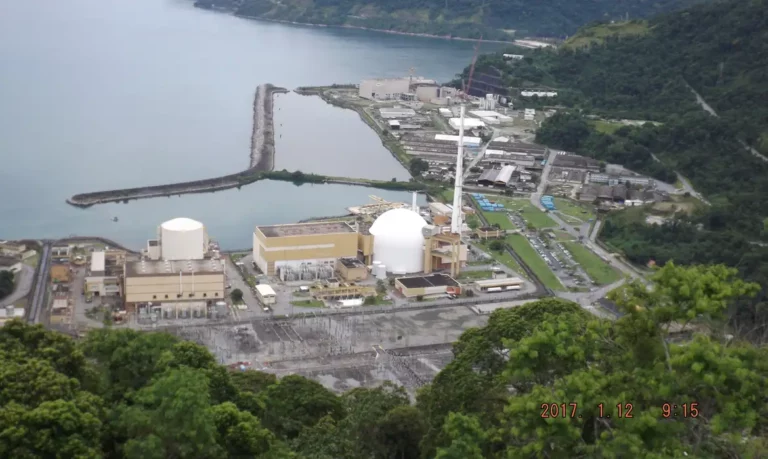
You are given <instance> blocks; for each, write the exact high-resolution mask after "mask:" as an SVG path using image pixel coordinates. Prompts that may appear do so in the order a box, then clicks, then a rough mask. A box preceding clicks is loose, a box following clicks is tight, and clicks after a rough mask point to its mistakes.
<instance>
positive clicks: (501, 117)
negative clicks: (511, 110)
mask: <svg viewBox="0 0 768 459" xmlns="http://www.w3.org/2000/svg"><path fill="white" fill-rule="evenodd" d="M469 113H470V114H472V115H475V116H479V117H481V118H496V119H498V120H508V119H510V117H509V116H507V115H502V114H501V113H499V112H494V111H492V110H470V111H469Z"/></svg>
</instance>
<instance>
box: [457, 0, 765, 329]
mask: <svg viewBox="0 0 768 459" xmlns="http://www.w3.org/2000/svg"><path fill="white" fill-rule="evenodd" d="M765 11H768V0H728V1H720V2H714V3H706V4H702V5H697V6H694V7H691V8H689V9H687V10H684V11H680V12H675V13H669V14H665V15H661V16H658V17H655V18H652V19H650V20H648V21H647V22H642V21H636V22H630V23H623V24H597V25H592V26H589V27H586V28H584V29H582V30H581V31H580V32H579V33H577V34H576V35H575V36H574V37H572V38H571V40H569V41H568V42H567V43H566V46H564V47H561V48H560V49H557V50H535V51H528V52H527V53H526V57H525V59H523V60H520V61H514V62H506V61H505V60H504V59H503V57H502V55H501V53H498V54H490V55H485V56H481V57H480V58H479V59H478V64H477V65H478V66H477V69H476V73H475V75H478V74H480V75H482V74H484V73H497V74H501V78H502V79H503V81H504V83H505V84H506V85H508V86H509V87H510V93H511V94H513V95H515V94H519V90H520V89H521V88H526V87H549V88H556V89H557V91H558V97H557V98H556V99H554V100H551V99H550V100H546V99H545V100H540V99H538V98H528V99H526V98H522V97H516V100H515V104H516V106H517V107H521V108H522V107H543V106H546V105H555V104H556V105H558V106H559V107H566V108H565V109H562V108H561V109H560V112H561V113H559V114H558V115H556V116H553V117H551V118H549V119H548V120H547V121H545V122H544V123H543V125H542V127H541V129H540V130H539V132H538V136H537V137H538V140H539V141H540V142H543V143H546V144H548V145H550V146H552V147H558V148H563V149H566V150H571V151H576V152H578V153H580V154H584V155H588V156H592V157H595V158H598V159H601V160H604V161H606V162H615V163H620V164H624V165H627V166H628V167H630V168H631V169H634V170H637V171H638V172H643V173H646V174H649V175H652V176H654V177H656V178H659V179H662V180H665V181H667V182H672V181H673V177H674V176H675V175H674V174H675V172H678V173H680V174H682V175H683V176H685V177H687V178H688V179H690V181H691V182H692V184H693V186H694V188H695V189H696V190H697V191H699V192H701V193H703V194H704V195H705V196H706V197H707V199H708V200H709V201H710V202H711V203H712V205H711V206H709V207H707V206H704V207H703V209H704V210H698V211H696V212H694V213H693V214H691V215H688V214H684V213H682V212H681V213H679V214H678V215H677V217H676V218H675V219H673V220H671V221H669V222H668V223H666V224H664V225H658V226H654V225H648V224H646V223H645V221H644V219H643V218H642V216H641V215H639V214H638V212H636V211H625V212H620V213H618V214H614V215H611V216H610V217H609V219H608V221H607V222H606V224H605V225H604V227H603V230H602V233H601V238H602V239H603V240H604V241H607V242H609V243H610V244H611V245H612V246H613V247H615V248H617V249H619V250H621V251H623V252H624V253H625V254H626V255H627V256H628V257H629V258H630V259H631V260H632V261H635V262H637V263H643V264H644V263H648V262H656V263H658V264H663V263H666V262H668V261H670V260H679V261H680V262H682V263H687V264H695V263H725V264H728V265H730V266H734V267H737V268H738V269H739V270H740V272H741V273H742V275H744V276H746V277H747V278H748V279H750V280H753V281H755V282H759V283H760V284H761V285H762V286H763V290H762V292H761V293H760V294H759V295H757V296H756V297H755V299H753V300H751V301H749V302H745V303H743V304H741V305H740V308H739V310H740V313H741V315H735V316H734V317H739V318H740V319H739V320H740V321H741V322H740V323H741V325H743V326H744V327H752V328H754V329H755V330H759V333H763V332H764V331H765V330H768V308H766V306H767V305H768V301H767V298H768V296H767V293H768V244H766V242H768V224H766V221H768V220H766V218H768V163H766V162H765V161H762V160H761V159H759V158H756V157H755V156H753V155H752V154H751V153H750V152H749V151H747V150H746V149H745V148H743V147H742V145H741V144H740V142H739V141H740V140H741V141H745V142H747V143H749V144H751V145H753V146H755V147H756V148H758V149H760V150H761V151H762V152H763V154H768V149H766V144H765V139H766V135H768V134H766V133H768V104H766V103H765V101H766V100H768V73H766V69H768V15H766V14H765ZM628 31H630V33H627V32H628ZM468 70H469V69H468V68H467V69H465V70H464V71H463V73H462V74H461V75H460V77H463V78H466V77H467V75H468ZM453 83H454V84H460V81H459V80H455V81H454V82H453ZM691 87H692V88H694V89H695V90H696V91H697V92H699V93H700V94H701V95H702V96H703V97H704V99H705V100H706V101H707V102H708V103H709V104H710V105H711V106H712V107H713V108H714V109H715V110H716V111H717V112H718V114H719V115H720V117H719V118H716V117H714V116H711V115H710V114H708V113H706V112H705V111H704V110H703V109H702V108H701V107H700V106H699V105H698V104H697V103H696V99H695V97H694V95H693V93H692V91H691ZM601 117H602V118H606V119H631V120H652V121H655V122H657V123H656V125H653V124H651V123H646V124H645V125H644V126H642V127H628V126H627V127H621V128H619V129H616V130H613V132H606V129H604V125H605V124H604V123H603V124H602V125H601V124H598V123H596V122H595V118H601ZM598 128H599V129H598ZM600 131H603V132H600ZM654 156H655V158H656V159H658V160H659V162H657V161H656V159H654Z"/></svg>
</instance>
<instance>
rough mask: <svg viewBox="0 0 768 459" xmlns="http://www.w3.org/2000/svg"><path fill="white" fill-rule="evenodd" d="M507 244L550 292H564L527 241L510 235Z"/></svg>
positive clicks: (558, 281)
mask: <svg viewBox="0 0 768 459" xmlns="http://www.w3.org/2000/svg"><path fill="white" fill-rule="evenodd" d="M507 243H508V244H509V245H510V246H512V249H513V250H514V251H515V253H517V254H518V255H519V256H520V258H522V259H523V261H525V263H526V264H527V265H528V267H530V268H531V270H532V271H533V272H534V273H535V274H536V277H538V278H539V279H540V280H541V282H543V283H544V285H546V286H547V287H549V288H551V289H552V290H557V291H564V290H565V287H564V286H563V284H562V283H561V282H560V280H559V279H558V278H557V276H555V273H553V272H552V270H551V269H549V266H547V264H546V263H545V262H544V260H543V259H542V258H541V257H540V256H539V254H538V253H536V251H535V250H534V249H533V247H531V244H530V243H529V242H528V239H526V238H525V237H523V236H522V235H520V234H510V235H508V236H507Z"/></svg>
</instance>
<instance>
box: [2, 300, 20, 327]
mask: <svg viewBox="0 0 768 459" xmlns="http://www.w3.org/2000/svg"><path fill="white" fill-rule="evenodd" d="M23 317H24V308H17V307H14V306H13V305H10V306H6V307H4V308H0V327H2V326H3V325H5V323H6V322H8V321H9V320H13V319H22V318H23Z"/></svg>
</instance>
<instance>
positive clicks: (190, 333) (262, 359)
mask: <svg viewBox="0 0 768 459" xmlns="http://www.w3.org/2000/svg"><path fill="white" fill-rule="evenodd" d="M486 321H487V316H485V315H479V314H477V313H475V312H473V311H472V310H470V309H469V308H468V307H466V306H459V305H457V306H455V307H449V308H440V309H421V310H405V311H403V310H396V309H394V308H393V309H392V310H391V311H388V312H384V313H374V314H366V312H365V309H361V310H360V311H356V312H353V313H347V314H335V315H317V316H313V315H312V314H305V315H304V316H303V317H300V318H293V319H290V320H289V319H280V318H270V319H264V320H254V321H251V322H247V323H235V324H227V325H206V326H187V327H173V328H169V329H167V331H169V332H171V333H174V334H176V335H178V336H179V337H181V338H183V339H186V340H190V341H194V342H197V343H199V344H201V345H203V346H206V347H207V348H208V349H210V350H211V351H212V352H213V353H214V355H215V356H216V357H217V359H218V360H219V362H220V363H222V364H226V365H234V366H236V367H241V368H248V369H254V370H259V371H265V372H269V373H274V374H277V375H278V376H282V375H286V374H300V375H304V376H307V377H310V378H313V379H315V380H317V381H319V382H321V383H322V384H323V385H325V386H326V387H328V388H329V389H332V390H335V391H344V390H347V389H351V388H354V387H364V386H375V385H377V384H380V383H381V382H383V381H392V382H395V383H397V384H400V385H403V386H404V387H405V388H406V389H407V390H409V392H411V393H413V392H414V391H415V390H416V389H418V388H419V387H420V386H421V385H423V384H425V383H427V382H429V381H430V380H431V379H432V378H433V377H434V375H435V374H437V373H438V372H439V371H440V370H441V369H442V368H444V367H445V365H447V364H448V363H449V362H450V361H451V359H452V352H451V343H453V342H454V341H456V340H457V339H458V338H459V336H460V335H461V333H462V332H463V331H464V330H466V329H467V328H469V327H480V326H483V325H485V323H486Z"/></svg>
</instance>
